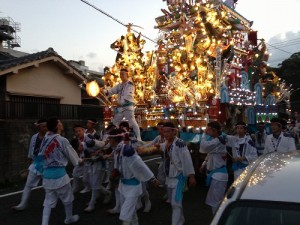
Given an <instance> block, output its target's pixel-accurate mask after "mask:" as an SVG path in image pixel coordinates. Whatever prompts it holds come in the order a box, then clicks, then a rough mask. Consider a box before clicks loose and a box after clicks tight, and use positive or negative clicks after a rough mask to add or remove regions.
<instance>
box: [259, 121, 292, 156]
mask: <svg viewBox="0 0 300 225" xmlns="http://www.w3.org/2000/svg"><path fill="white" fill-rule="evenodd" d="M284 125H286V123H285V121H284V120H283V119H280V118H275V117H274V118H272V119H271V131H272V134H270V135H268V136H267V138H266V142H265V150H264V154H266V153H268V152H290V151H295V150H296V144H295V139H294V138H293V137H292V136H291V135H289V134H287V133H284V132H283V127H284Z"/></svg>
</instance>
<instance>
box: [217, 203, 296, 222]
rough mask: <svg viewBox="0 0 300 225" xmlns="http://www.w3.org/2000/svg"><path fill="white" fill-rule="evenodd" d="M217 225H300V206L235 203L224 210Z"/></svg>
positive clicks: (292, 204)
mask: <svg viewBox="0 0 300 225" xmlns="http://www.w3.org/2000/svg"><path fill="white" fill-rule="evenodd" d="M218 225H300V204H297V203H286V202H270V201H245V200H243V201H237V202H234V203H231V204H230V205H229V206H228V207H227V208H226V209H225V211H224V212H223V215H222V216H221V218H220V221H219V223H218Z"/></svg>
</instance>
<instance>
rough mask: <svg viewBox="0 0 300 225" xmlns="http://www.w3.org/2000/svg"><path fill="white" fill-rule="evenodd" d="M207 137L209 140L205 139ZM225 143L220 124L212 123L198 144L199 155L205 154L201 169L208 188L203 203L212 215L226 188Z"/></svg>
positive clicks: (208, 125)
mask: <svg viewBox="0 0 300 225" xmlns="http://www.w3.org/2000/svg"><path fill="white" fill-rule="evenodd" d="M207 135H209V136H210V138H207ZM226 141H227V140H226V137H225V136H223V135H222V132H221V125H220V123H218V122H217V121H213V122H210V123H208V124H207V127H206V130H205V134H203V135H202V139H201V142H200V153H206V154H207V156H206V159H205V161H204V162H203V164H202V167H201V169H202V170H205V169H206V171H207V177H206V185H207V186H209V190H208V193H207V196H206V200H205V203H206V204H207V205H209V206H211V208H212V212H213V214H214V213H215V212H216V210H217V208H218V206H219V204H220V203H221V201H222V199H223V197H224V194H225V191H226V187H227V181H228V173H227V168H226V155H227V150H226ZM204 168H205V169H204Z"/></svg>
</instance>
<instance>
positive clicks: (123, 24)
mask: <svg viewBox="0 0 300 225" xmlns="http://www.w3.org/2000/svg"><path fill="white" fill-rule="evenodd" d="M80 1H82V2H83V3H85V4H87V5H89V6H90V7H92V8H94V9H96V10H97V11H99V12H101V13H102V14H104V15H105V16H107V17H109V18H111V19H112V20H114V21H116V22H117V23H119V24H121V25H122V26H124V27H128V24H125V23H123V22H121V21H120V20H118V19H117V18H115V17H113V16H111V15H109V14H108V13H107V12H104V11H103V10H102V9H99V8H98V7H96V6H95V5H93V4H91V3H89V2H88V1H85V0H80ZM131 30H132V31H133V32H135V33H137V34H141V36H142V37H144V38H146V39H147V40H149V41H152V42H153V43H155V44H156V43H157V42H156V41H154V40H153V39H151V38H149V37H147V36H145V35H143V34H142V33H141V32H139V31H136V30H134V29H132V28H131Z"/></svg>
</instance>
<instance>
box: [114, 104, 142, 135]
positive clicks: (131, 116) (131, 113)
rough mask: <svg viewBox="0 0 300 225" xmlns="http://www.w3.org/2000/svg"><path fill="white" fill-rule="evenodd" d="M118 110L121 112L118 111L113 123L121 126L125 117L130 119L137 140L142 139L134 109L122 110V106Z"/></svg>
mask: <svg viewBox="0 0 300 225" xmlns="http://www.w3.org/2000/svg"><path fill="white" fill-rule="evenodd" d="M118 110H119V112H117V113H116V114H115V116H114V118H113V121H112V122H113V124H115V125H116V126H119V124H120V123H121V121H122V120H123V118H125V119H126V120H128V123H129V125H130V126H132V128H133V131H134V133H135V135H136V138H137V140H142V138H141V132H140V128H139V125H138V123H137V122H136V120H135V116H134V111H133V110H128V109H124V110H122V108H118Z"/></svg>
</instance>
